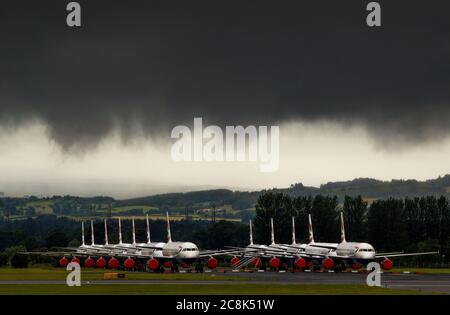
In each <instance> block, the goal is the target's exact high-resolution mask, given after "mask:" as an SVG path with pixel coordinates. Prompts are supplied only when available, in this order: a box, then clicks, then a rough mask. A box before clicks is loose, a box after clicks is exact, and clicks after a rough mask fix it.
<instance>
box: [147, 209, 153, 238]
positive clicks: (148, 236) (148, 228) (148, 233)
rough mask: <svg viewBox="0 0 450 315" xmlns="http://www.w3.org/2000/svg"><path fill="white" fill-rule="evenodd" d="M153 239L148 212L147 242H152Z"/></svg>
mask: <svg viewBox="0 0 450 315" xmlns="http://www.w3.org/2000/svg"><path fill="white" fill-rule="evenodd" d="M151 242H152V240H151V239H150V224H149V223H148V214H147V243H148V244H150V243H151Z"/></svg>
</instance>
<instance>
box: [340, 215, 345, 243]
mask: <svg viewBox="0 0 450 315" xmlns="http://www.w3.org/2000/svg"><path fill="white" fill-rule="evenodd" d="M345 242H346V240H345V226H344V212H343V211H341V243H345Z"/></svg>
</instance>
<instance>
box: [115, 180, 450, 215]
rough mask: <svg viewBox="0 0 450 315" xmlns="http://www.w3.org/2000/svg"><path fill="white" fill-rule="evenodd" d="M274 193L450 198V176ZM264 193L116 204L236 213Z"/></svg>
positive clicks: (207, 194) (300, 187)
mask: <svg viewBox="0 0 450 315" xmlns="http://www.w3.org/2000/svg"><path fill="white" fill-rule="evenodd" d="M271 191H274V192H282V193H286V194H288V195H290V196H308V195H313V196H314V195H317V194H322V195H332V196H337V197H338V198H339V199H340V200H343V198H344V197H345V196H346V195H347V196H353V197H354V196H358V195H360V196H362V197H363V198H364V199H369V200H371V199H386V198H389V197H399V198H400V197H416V196H417V197H419V196H427V195H436V196H440V195H445V196H449V195H450V175H445V176H444V177H439V178H437V179H431V180H427V181H417V180H392V181H380V180H376V179H371V178H357V179H353V180H351V181H343V182H329V183H327V184H324V185H321V186H320V187H310V186H304V185H303V184H301V183H298V184H294V185H291V186H290V187H289V188H283V189H278V188H274V189H272V190H271ZM263 192H264V191H257V192H240V191H235V192H233V191H231V190H227V189H216V190H205V191H196V192H189V193H175V194H174V193H172V194H162V195H155V196H149V197H142V198H134V199H128V200H120V201H117V205H122V206H126V205H141V204H148V205H152V206H155V207H159V208H161V207H167V208H173V207H177V206H186V205H189V204H191V205H193V204H199V203H208V204H210V203H214V204H216V205H223V204H230V205H232V206H233V208H234V209H247V208H250V207H252V205H254V204H255V203H256V201H257V198H258V196H259V195H260V194H261V193H263Z"/></svg>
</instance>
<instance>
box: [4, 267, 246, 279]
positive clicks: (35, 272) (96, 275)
mask: <svg viewBox="0 0 450 315" xmlns="http://www.w3.org/2000/svg"><path fill="white" fill-rule="evenodd" d="M105 272H112V271H108V270H99V269H85V268H83V269H82V271H81V278H82V280H102V279H103V274H104V273H105ZM67 273H68V272H67V271H66V270H65V269H64V268H50V267H49V268H25V269H14V268H0V280H65V279H66V276H67ZM120 273H124V274H125V279H127V280H190V281H195V280H197V281H198V280H204V281H208V280H230V281H233V280H249V279H247V278H242V277H236V276H234V277H233V276H225V275H216V274H211V273H203V274H195V273H194V274H190V273H165V274H161V273H147V272H132V271H129V272H127V271H120ZM119 281H120V280H119Z"/></svg>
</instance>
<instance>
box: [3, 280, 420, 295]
mask: <svg viewBox="0 0 450 315" xmlns="http://www.w3.org/2000/svg"><path fill="white" fill-rule="evenodd" d="M5 294H13V295H17V294H43V295H49V294H51V295H55V294H60V295H61V294H66V295H67V294H70V295H72V294H106V295H110V294H149V295H150V294H151V295H158V294H164V295H166V294H167V295H244V294H246V295H281V294H286V295H314V294H326V295H336V294H339V295H342V294H345V295H405V294H407V295H410V294H414V295H417V294H421V293H420V292H418V291H408V290H394V289H384V288H371V287H368V286H365V285H325V284H311V285H292V284H289V285H288V284H279V285H270V286H268V285H266V284H257V283H255V284H238V285H236V284H232V283H230V284H220V285H217V284H207V283H206V284H184V283H183V284H137V285H129V284H97V285H93V284H92V285H82V286H81V287H68V286H66V285H64V284H46V285H41V284H25V285H22V284H6V285H5V284H0V295H5Z"/></svg>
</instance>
